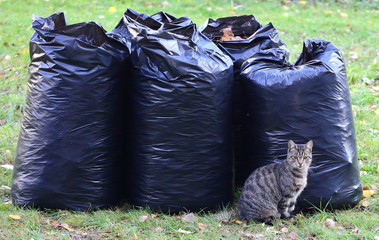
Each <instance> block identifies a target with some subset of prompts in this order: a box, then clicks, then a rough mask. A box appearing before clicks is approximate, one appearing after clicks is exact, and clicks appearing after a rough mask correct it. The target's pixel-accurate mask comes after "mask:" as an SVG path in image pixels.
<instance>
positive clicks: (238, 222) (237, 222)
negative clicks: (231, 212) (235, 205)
mask: <svg viewBox="0 0 379 240" xmlns="http://www.w3.org/2000/svg"><path fill="white" fill-rule="evenodd" d="M232 222H234V223H236V224H238V225H241V224H242V223H243V222H241V221H240V220H238V219H234V220H233V221H232Z"/></svg>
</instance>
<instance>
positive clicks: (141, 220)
mask: <svg viewBox="0 0 379 240" xmlns="http://www.w3.org/2000/svg"><path fill="white" fill-rule="evenodd" d="M147 218H148V217H147V216H146V215H142V216H140V217H139V221H140V222H145V221H146V219H147Z"/></svg>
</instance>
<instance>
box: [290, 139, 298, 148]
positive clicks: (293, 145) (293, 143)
mask: <svg viewBox="0 0 379 240" xmlns="http://www.w3.org/2000/svg"><path fill="white" fill-rule="evenodd" d="M295 147H296V143H295V142H294V141H292V140H289V141H288V149H291V148H295Z"/></svg>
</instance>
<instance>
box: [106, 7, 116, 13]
mask: <svg viewBox="0 0 379 240" xmlns="http://www.w3.org/2000/svg"><path fill="white" fill-rule="evenodd" d="M116 10H117V9H116V7H113V6H112V7H110V8H109V9H108V12H110V13H114V12H116Z"/></svg>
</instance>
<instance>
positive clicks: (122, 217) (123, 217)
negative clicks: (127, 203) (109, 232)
mask: <svg viewBox="0 0 379 240" xmlns="http://www.w3.org/2000/svg"><path fill="white" fill-rule="evenodd" d="M120 219H121V220H126V219H128V217H127V216H121V217H120Z"/></svg>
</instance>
